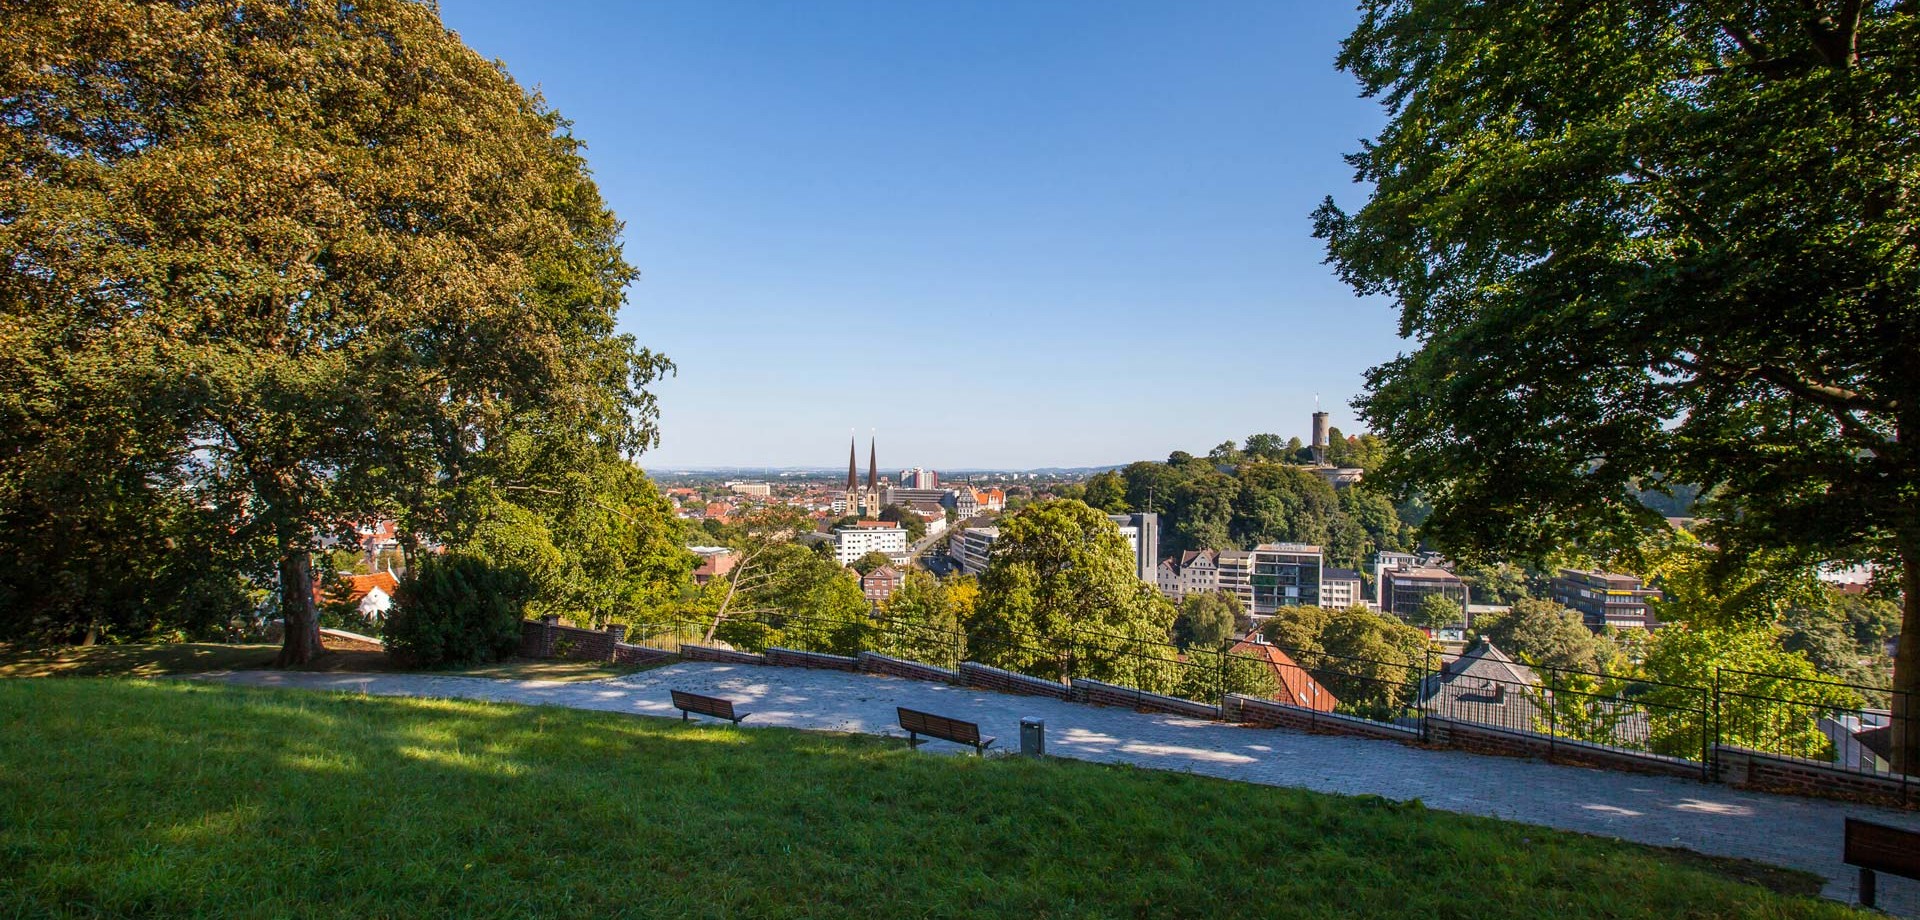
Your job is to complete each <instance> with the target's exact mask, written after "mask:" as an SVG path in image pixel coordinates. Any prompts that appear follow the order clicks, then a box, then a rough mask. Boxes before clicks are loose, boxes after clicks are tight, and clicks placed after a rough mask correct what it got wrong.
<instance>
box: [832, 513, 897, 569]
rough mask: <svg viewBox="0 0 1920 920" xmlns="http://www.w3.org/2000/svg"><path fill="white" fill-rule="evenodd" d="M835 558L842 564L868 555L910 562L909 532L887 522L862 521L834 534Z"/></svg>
mask: <svg viewBox="0 0 1920 920" xmlns="http://www.w3.org/2000/svg"><path fill="white" fill-rule="evenodd" d="M833 534H834V549H833V558H834V559H835V560H837V561H838V562H839V563H840V564H841V565H852V564H853V562H854V560H856V559H859V558H860V557H861V556H865V555H866V554H868V553H880V554H881V555H884V556H886V557H887V558H888V559H891V560H893V561H894V562H895V563H896V564H899V563H905V562H906V561H907V529H906V528H905V527H901V526H900V525H898V524H894V523H890V522H887V521H859V522H856V523H855V524H854V526H852V527H841V528H839V529H837V530H835V531H834V532H833Z"/></svg>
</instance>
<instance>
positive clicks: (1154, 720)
mask: <svg viewBox="0 0 1920 920" xmlns="http://www.w3.org/2000/svg"><path fill="white" fill-rule="evenodd" d="M205 677H207V678H210V679H220V680H225V681H229V682H232V683H237V684H247V685H251V686H263V687H293V688H302V689H312V690H341V691H349V692H365V693H370V694H376V695H389V696H430V697H451V698H463V699H479V700H495V701H502V702H514V703H532V704H543V705H552V706H568V707H573V708H577V709H599V710H607V711H611V712H627V713H635V714H640V715H653V716H666V717H671V718H678V717H679V712H678V711H677V710H675V709H674V708H673V706H672V704H671V699H670V697H669V696H668V693H667V691H668V690H669V689H676V690H689V691H693V692H695V693H703V694H707V695H710V696H721V697H726V698H729V699H731V700H733V701H734V702H735V705H736V706H738V707H739V708H740V709H742V710H745V711H747V712H751V713H752V716H751V717H750V718H748V719H747V720H746V722H745V723H744V724H745V725H746V726H747V727H756V726H784V727H788V728H800V729H814V730H830V731H843V732H863V733H868V734H879V735H903V734H904V733H903V732H901V730H900V727H899V726H898V725H896V724H894V707H895V706H905V707H908V708H910V709H922V710H927V711H930V712H935V713H939V714H941V715H948V716H954V717H957V718H962V719H967V720H969V721H975V722H978V723H979V724H980V731H981V734H983V735H988V736H995V737H998V738H999V739H1000V741H999V745H997V747H1009V748H1014V749H1017V748H1018V747H1019V743H1020V741H1019V729H1020V719H1021V718H1023V717H1037V718H1041V719H1045V720H1046V723H1047V728H1046V738H1047V753H1049V754H1053V755H1056V756H1061V757H1073V758H1078V759H1082V760H1093V761H1102V762H1116V763H1131V764H1135V765H1138V766H1142V767H1149V768H1153V769H1159V770H1182V771H1188V772H1192V773H1200V774H1205V775H1208V776H1217V777H1221V778H1223V779H1231V780H1238V781H1241V782H1250V783H1264V784H1268V785H1274V786H1293V787H1299V788H1304V789H1312V790H1316V791H1320V792H1332V793H1343V794H1362V793H1365V794H1373V795H1379V796H1384V797H1386V798H1390V799H1397V800H1406V799H1415V798H1417V799H1420V800H1422V801H1423V802H1424V803H1425V804H1426V805H1427V806H1428V807H1430V808H1437V809H1442V810H1445V811H1454V812H1462V813H1466V814H1475V815H1485V816H1489V817H1494V818H1502V819H1505V820H1509V821H1518V822H1522V823H1526V824H1538V825H1545V826H1548V827H1558V828H1564V829H1567V830H1573V831H1581V832H1585V833H1590V834H1601V835H1605V836H1610V837H1618V838H1621V839H1625V840H1631V841H1636V842H1640V843H1648V844H1654V845H1657V846H1677V847H1685V848H1687V849H1691V850H1697V851H1699V852H1702V853H1711V854H1716V855H1723V856H1737V857H1745V858H1748V859H1755V860H1760V861H1762V862H1768V863H1773V864H1776V865H1782V866H1790V867H1793V868H1798V869H1805V870H1808V871H1810V872H1814V873H1817V874H1819V875H1820V876H1822V877H1824V878H1826V879H1827V886H1826V894H1827V896H1829V897H1832V898H1836V899H1840V900H1846V901H1852V900H1853V898H1854V889H1855V885H1856V881H1857V873H1856V872H1855V871H1854V870H1852V869H1849V868H1847V867H1846V866H1844V865H1842V864H1841V862H1840V837H1841V822H1842V818H1843V817H1845V816H1848V815H1852V816H1855V817H1861V818H1866V819H1869V820H1874V821H1880V822H1883V823H1886V824H1893V825H1898V826H1901V827H1906V828H1911V829H1914V830H1920V814H1910V813H1906V812H1901V811H1896V810H1891V809H1884V808H1876V807H1872V806H1867V805H1852V804H1847V803H1842V802H1831V801H1824V800H1817V799H1806V798H1796V797H1791V796H1777V795H1769V794H1765V793H1758V792H1744V791H1741V790H1737V789H1732V788H1729V787H1727V786H1721V785H1713V784H1707V783H1701V782H1695V781H1690V780H1682V779H1673V778H1667V777H1655V776H1640V775H1636V774H1630V773H1616V772H1611V771H1604V770H1592V769H1585V768H1581V767H1568V766H1558V765H1554V764H1547V763H1539V762H1534V761H1527V760H1519V759H1515V758H1506V757H1488V756H1483V755H1476V754H1467V753H1463V752H1459V751H1446V750H1429V749H1425V748H1418V747H1413V746H1410V745H1403V744H1396V743H1393V742H1389V741H1374V740H1368V739H1361V738H1351V737H1343V736H1338V735H1313V734H1306V733H1303V732H1293V731H1287V730H1285V729H1268V728H1248V727H1243V726H1237V725H1227V724H1223V723H1219V722H1208V721H1202V720H1198V719H1189V718H1183V717H1180V716H1169V715H1159V714H1150V713H1138V712H1133V711H1130V710H1126V709H1119V708H1109V707H1101V706H1089V705H1085V704H1078V703H1067V702H1062V701H1060V700H1052V699H1045V698H1040V697H1025V696H1012V695H1007V694H999V693H992V692H988V691H981V690H970V689H966V688H962V687H954V686H950V685H947V684H939V683H931V682H926V681H914V680H902V679H897V678H890V677H879V676H875V675H868V674H848V673H845V672H839V671H824V670H820V671H815V670H803V669H798V668H775V667H758V666H753V665H725V664H708V663H700V662H683V663H680V664H676V665H672V666H669V667H665V668H657V669H654V670H650V671H643V672H640V673H637V674H632V675H629V676H626V677H619V678H611V679H606V680H597V681H581V682H571V683H563V682H555V681H508V680H492V679H487V678H476V677H434V676H430V675H418V674H328V673H304V672H267V671H239V672H231V673H221V674H214V675H205ZM938 749H946V750H950V751H955V752H958V751H969V752H970V749H967V748H963V747H960V746H958V745H948V744H945V743H943V742H934V743H932V744H930V745H928V746H926V747H924V748H922V750H938ZM1880 904H1881V907H1882V908H1883V909H1888V910H1890V911H1891V912H1893V913H1896V914H1900V915H1904V916H1910V917H1920V882H1912V881H1908V880H1904V879H1895V878H1889V877H1887V876H1885V875H1882V876H1881V877H1880Z"/></svg>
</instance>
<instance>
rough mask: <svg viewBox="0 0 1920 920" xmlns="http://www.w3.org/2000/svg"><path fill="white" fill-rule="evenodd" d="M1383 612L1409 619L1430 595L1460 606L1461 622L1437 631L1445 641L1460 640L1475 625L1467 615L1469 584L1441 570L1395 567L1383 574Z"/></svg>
mask: <svg viewBox="0 0 1920 920" xmlns="http://www.w3.org/2000/svg"><path fill="white" fill-rule="evenodd" d="M1379 590H1380V612H1381V613H1390V614H1393V615H1394V616H1397V617H1400V618H1402V619H1405V618H1406V617H1407V616H1408V615H1410V614H1412V613H1413V612H1414V611H1416V610H1418V609H1420V604H1421V603H1422V602H1423V601H1425V600H1426V599H1427V595H1429V594H1439V595H1443V596H1445V597H1446V598H1447V599H1448V600H1450V601H1452V602H1454V603H1455V604H1458V605H1459V607H1460V622H1459V623H1457V624H1454V625H1451V626H1442V627H1440V628H1439V629H1437V630H1435V631H1434V632H1435V634H1436V635H1437V636H1438V637H1439V638H1441V639H1449V640H1458V639H1461V638H1463V637H1464V634H1465V631H1466V629H1467V628H1468V627H1469V626H1471V625H1472V624H1471V623H1469V622H1468V615H1467V583H1466V582H1464V581H1461V580H1460V576H1458V575H1455V574H1453V573H1452V572H1449V571H1447V570H1446V569H1439V568H1431V567H1427V568H1422V567H1411V568H1395V569H1387V570H1385V571H1384V572H1382V573H1381V576H1380V582H1379Z"/></svg>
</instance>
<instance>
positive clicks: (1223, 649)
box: [1214, 643, 1233, 706]
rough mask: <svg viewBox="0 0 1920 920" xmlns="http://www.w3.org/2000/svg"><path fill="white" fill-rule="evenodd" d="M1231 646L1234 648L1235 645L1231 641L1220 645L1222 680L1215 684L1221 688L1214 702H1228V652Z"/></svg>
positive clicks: (1222, 703) (1221, 703) (1223, 703)
mask: <svg viewBox="0 0 1920 920" xmlns="http://www.w3.org/2000/svg"><path fill="white" fill-rule="evenodd" d="M1231 648H1233V646H1232V644H1230V643H1223V644H1222V645H1221V646H1220V680H1219V682H1218V683H1217V684H1216V685H1215V686H1216V687H1218V688H1219V695H1218V698H1217V699H1215V700H1214V702H1217V703H1219V704H1220V705H1222V706H1225V705H1226V704H1227V654H1228V650H1229V649H1231Z"/></svg>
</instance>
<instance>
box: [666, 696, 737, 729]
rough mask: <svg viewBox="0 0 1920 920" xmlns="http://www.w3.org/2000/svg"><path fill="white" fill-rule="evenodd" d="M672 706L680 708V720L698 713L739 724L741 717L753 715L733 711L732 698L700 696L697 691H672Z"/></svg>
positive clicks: (685, 719) (683, 720)
mask: <svg viewBox="0 0 1920 920" xmlns="http://www.w3.org/2000/svg"><path fill="white" fill-rule="evenodd" d="M673 707H674V708H675V709H678V710H680V721H682V722H685V721H687V719H689V718H692V717H693V715H694V714H696V713H698V714H699V715H703V716H712V717H714V718H716V719H725V720H727V721H729V722H732V723H733V724H735V725H739V724H740V720H741V719H744V718H746V717H748V716H750V715H753V713H750V712H734V711H733V701H732V700H723V699H721V698H719V697H717V696H701V695H700V694H698V693H688V692H687V691H685V690H675V691H673Z"/></svg>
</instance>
